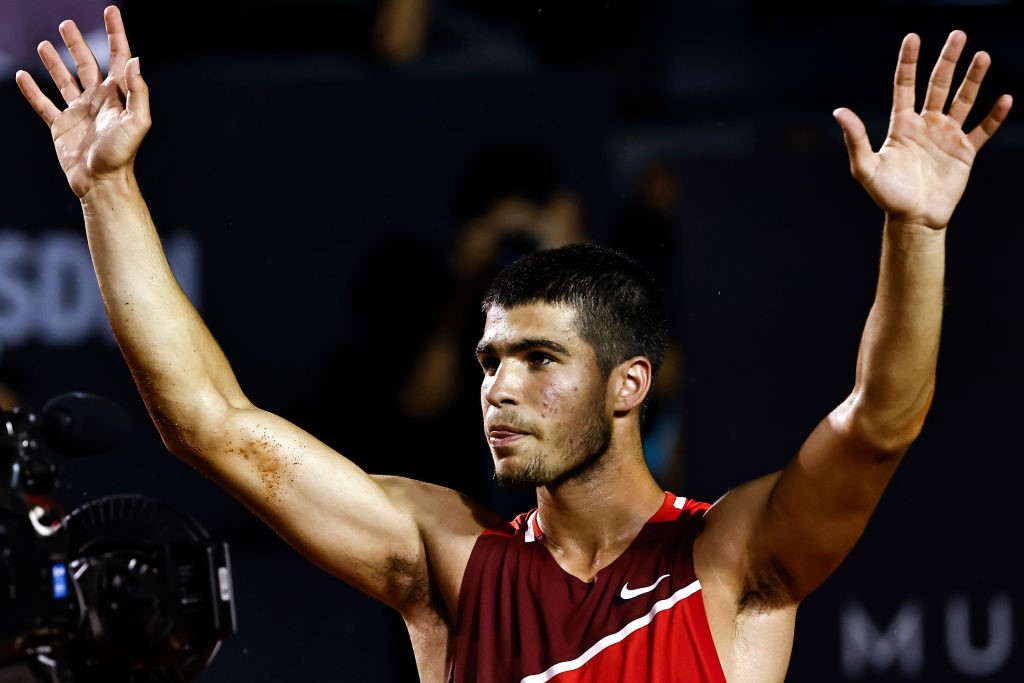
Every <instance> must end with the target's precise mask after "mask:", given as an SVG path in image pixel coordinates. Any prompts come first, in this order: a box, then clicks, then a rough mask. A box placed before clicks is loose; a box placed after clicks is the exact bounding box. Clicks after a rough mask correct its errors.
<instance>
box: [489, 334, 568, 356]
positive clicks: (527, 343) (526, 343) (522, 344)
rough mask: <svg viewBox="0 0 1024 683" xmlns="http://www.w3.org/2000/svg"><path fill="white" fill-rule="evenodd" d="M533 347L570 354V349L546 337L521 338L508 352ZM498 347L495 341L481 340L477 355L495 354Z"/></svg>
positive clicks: (511, 345) (526, 349)
mask: <svg viewBox="0 0 1024 683" xmlns="http://www.w3.org/2000/svg"><path fill="white" fill-rule="evenodd" d="M531 349H547V350H548V351H554V352H555V353H560V354H562V355H565V356H568V355H570V354H569V349H567V348H565V347H564V346H562V345H561V344H559V343H558V342H555V341H551V340H550V339H544V338H527V339H521V340H519V341H517V342H515V343H514V344H510V345H509V346H508V352H509V353H512V354H516V353H522V352H524V351H529V350H531ZM495 353H496V347H495V345H494V342H489V341H483V340H480V343H478V344H477V345H476V355H478V356H479V355H481V354H495Z"/></svg>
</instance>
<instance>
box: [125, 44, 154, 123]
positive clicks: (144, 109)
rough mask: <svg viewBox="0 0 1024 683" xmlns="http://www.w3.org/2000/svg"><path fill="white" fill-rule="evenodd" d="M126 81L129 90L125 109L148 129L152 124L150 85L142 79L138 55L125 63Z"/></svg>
mask: <svg viewBox="0 0 1024 683" xmlns="http://www.w3.org/2000/svg"><path fill="white" fill-rule="evenodd" d="M124 82H125V90H127V92H128V98H127V101H126V102H125V109H127V110H128V113H129V114H131V117H132V118H133V119H135V120H136V121H137V122H138V125H140V126H142V127H143V129H144V130H146V129H148V128H149V125H150V116H149V86H148V85H146V81H144V80H142V67H141V66H140V65H139V58H138V57H132V58H131V59H129V60H128V62H127V63H126V64H125V65H124Z"/></svg>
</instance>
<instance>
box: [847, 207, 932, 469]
mask: <svg viewBox="0 0 1024 683" xmlns="http://www.w3.org/2000/svg"><path fill="white" fill-rule="evenodd" d="M945 238H946V231H945V229H943V230H933V229H931V228H928V227H924V226H919V225H908V224H903V223H898V222H896V221H894V220H892V219H889V220H887V221H886V226H885V231H884V236H883V243H882V256H881V261H880V267H879V278H878V288H877V291H876V294H875V301H874V304H873V305H872V308H871V313H870V314H869V316H868V320H867V324H866V326H865V329H864V334H863V337H862V339H861V346H860V352H859V354H858V358H857V374H856V384H855V389H854V392H853V394H852V396H851V402H850V404H849V405H850V406H852V407H853V408H854V410H853V411H852V412H851V416H852V417H853V418H854V419H855V421H856V423H857V427H858V429H859V431H861V432H862V434H861V435H862V436H863V437H865V438H867V439H869V440H871V441H874V442H877V443H879V444H880V445H882V446H883V447H885V448H887V449H891V450H898V449H900V448H902V447H905V446H906V445H909V443H910V441H912V440H913V439H914V438H915V437H916V436H917V434H918V433H919V431H920V428H921V425H922V424H923V421H924V417H925V414H926V413H927V411H928V407H929V406H930V404H931V398H932V392H933V390H934V386H935V366H936V362H937V359H938V351H939V336H940V331H941V326H942V305H943V278H944V273H945Z"/></svg>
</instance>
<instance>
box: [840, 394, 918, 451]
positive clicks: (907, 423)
mask: <svg viewBox="0 0 1024 683" xmlns="http://www.w3.org/2000/svg"><path fill="white" fill-rule="evenodd" d="M934 390H935V385H934V383H929V384H928V386H926V387H924V388H923V389H922V391H921V392H920V393H919V394H918V395H917V396H916V397H914V398H913V400H910V401H906V402H902V403H900V404H896V405H893V404H892V403H890V402H887V401H885V400H879V398H877V397H873V396H871V394H870V393H868V392H861V391H855V392H854V393H853V394H852V395H851V396H850V398H849V399H847V401H846V402H845V403H844V404H843V405H842V406H840V408H839V409H838V410H837V411H836V412H835V413H834V414H833V417H834V419H836V420H838V421H839V422H840V423H841V428H842V430H843V431H845V432H847V433H848V434H850V435H851V436H853V437H854V438H855V439H856V440H857V441H859V442H861V443H863V444H865V445H867V446H869V447H870V448H871V450H872V451H874V452H876V453H877V454H878V457H879V458H880V459H885V458H886V457H889V456H897V457H898V456H900V455H902V454H903V453H904V452H906V450H907V449H908V448H909V447H910V445H911V444H912V443H913V442H914V441H915V440H916V439H917V437H918V436H920V434H921V431H922V430H923V428H924V423H925V418H926V416H927V415H928V410H929V408H930V407H931V404H932V397H933V396H934Z"/></svg>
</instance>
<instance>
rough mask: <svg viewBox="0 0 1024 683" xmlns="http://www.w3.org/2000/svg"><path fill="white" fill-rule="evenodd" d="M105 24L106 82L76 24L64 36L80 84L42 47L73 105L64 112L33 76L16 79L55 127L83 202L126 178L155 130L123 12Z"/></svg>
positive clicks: (111, 12) (112, 12)
mask: <svg viewBox="0 0 1024 683" xmlns="http://www.w3.org/2000/svg"><path fill="white" fill-rule="evenodd" d="M103 21H104V24H105V25H106V29H107V38H108V40H109V42H110V67H109V69H108V73H107V77H106V78H105V79H104V78H103V76H102V73H101V71H100V67H99V65H98V64H97V63H96V57H95V55H93V53H92V51H91V50H90V49H89V46H88V45H87V44H86V42H85V39H84V38H83V37H82V33H81V32H80V31H79V30H78V27H77V26H76V25H75V23H74V22H73V21H64V22H61V24H60V29H59V30H60V34H61V37H62V38H63V39H64V44H65V45H67V47H68V50H69V51H70V52H71V56H72V57H73V58H74V60H75V65H76V67H77V72H78V78H77V79H76V78H75V77H74V76H72V75H71V73H70V72H69V71H68V69H67V67H66V66H65V65H64V62H63V61H62V60H61V58H60V55H59V54H58V53H57V50H56V48H54V46H53V45H52V44H51V43H50V42H49V41H43V42H42V43H40V44H39V47H38V52H39V58H40V59H41V60H42V62H43V65H44V66H45V67H46V69H47V71H49V73H50V77H51V78H53V82H54V83H55V84H56V85H57V88H58V89H59V90H60V94H61V97H63V98H64V102H65V103H67V109H65V110H64V111H61V110H60V109H59V108H58V107H57V106H56V105H55V104H54V103H53V102H52V101H50V99H49V98H48V97H47V96H46V95H44V94H43V92H42V90H40V88H39V86H38V85H37V84H36V82H35V81H34V80H33V78H32V76H30V75H29V74H28V73H26V72H24V71H19V72H18V73H17V75H16V77H15V79H16V80H17V83H18V87H19V88H20V89H21V92H22V94H23V95H24V96H25V99H27V100H28V102H29V104H31V105H32V108H33V109H35V110H36V113H37V114H39V116H40V118H42V119H43V121H44V122H46V124H47V125H48V126H49V127H50V133H51V134H52V136H53V145H54V147H55V148H56V150H57V158H58V159H59V160H60V165H61V167H62V168H63V169H64V173H65V174H66V175H67V178H68V183H69V184H70V185H71V189H72V190H74V192H75V194H76V195H78V196H79V197H84V196H85V195H86V194H88V193H89V191H90V190H91V189H93V188H94V187H95V186H96V185H98V184H101V183H104V182H107V181H110V180H115V181H116V180H120V179H123V178H125V177H126V175H127V174H129V173H130V172H131V170H132V164H133V163H134V160H135V154H136V152H137V151H138V148H139V144H140V143H141V142H142V138H143V137H145V135H146V131H148V130H149V126H150V116H149V92H148V89H147V88H146V84H145V82H144V81H143V80H142V76H141V75H140V73H139V60H138V58H135V59H133V58H132V56H131V51H130V50H129V48H128V38H127V36H126V35H125V32H124V23H123V22H122V20H121V13H120V11H119V10H118V9H117V8H116V7H107V8H106V10H104V12H103Z"/></svg>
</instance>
